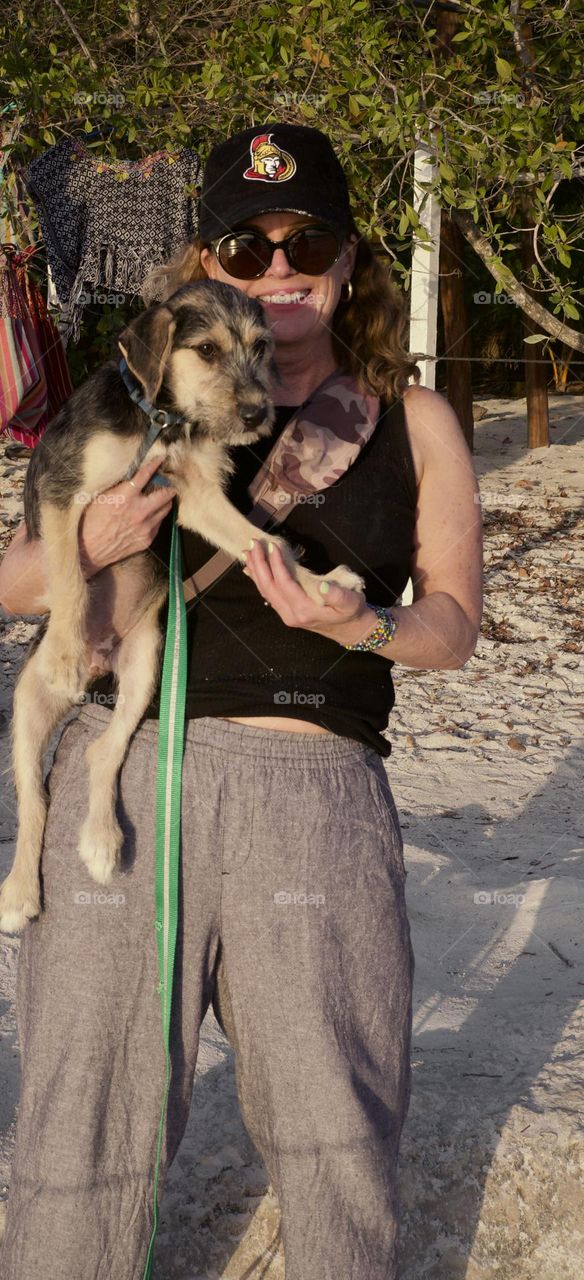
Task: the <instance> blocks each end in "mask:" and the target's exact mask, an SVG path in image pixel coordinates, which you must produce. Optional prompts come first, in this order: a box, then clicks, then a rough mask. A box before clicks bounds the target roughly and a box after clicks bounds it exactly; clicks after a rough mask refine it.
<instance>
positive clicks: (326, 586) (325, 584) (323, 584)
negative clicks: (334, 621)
mask: <svg viewBox="0 0 584 1280" xmlns="http://www.w3.org/2000/svg"><path fill="white" fill-rule="evenodd" d="M329 586H330V583H328V582H321V584H320V589H321V591H322V594H323V596H326V593H327V591H328V589H329Z"/></svg>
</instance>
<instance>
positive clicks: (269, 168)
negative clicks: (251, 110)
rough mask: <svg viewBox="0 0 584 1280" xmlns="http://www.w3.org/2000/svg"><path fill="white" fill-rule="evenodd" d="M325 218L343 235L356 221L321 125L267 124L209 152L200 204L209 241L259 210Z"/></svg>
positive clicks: (204, 236)
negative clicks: (353, 219) (316, 126)
mask: <svg viewBox="0 0 584 1280" xmlns="http://www.w3.org/2000/svg"><path fill="white" fill-rule="evenodd" d="M275 212H292V213H304V214H308V215H309V216H311V217H313V218H321V219H322V220H323V221H324V222H327V223H328V224H329V225H330V226H332V227H334V228H335V230H337V231H339V232H340V233H341V234H344V233H345V232H347V231H348V228H349V223H350V220H351V206H350V201H349V190H348V187H347V182H346V178H345V175H344V173H343V169H342V167H341V164H340V161H339V160H338V159H337V156H336V155H335V152H334V151H333V148H332V146H331V143H330V142H329V139H328V138H327V137H326V134H324V133H321V131H320V129H313V128H312V127H311V126H310V125H303V124H265V125H255V126H254V127H253V128H251V129H244V130H242V132H241V133H236V134H234V135H233V137H231V138H226V139H225V141H224V142H220V143H218V144H217V146H215V147H213V149H212V150H211V152H210V153H209V157H208V160H207V164H206V166H205V171H204V174H203V183H202V187H201V197H200V202H199V236H200V237H201V239H202V240H204V241H206V242H207V243H208V242H209V241H211V240H215V239H217V238H218V237H219V236H222V235H225V234H226V233H227V232H228V231H231V230H232V229H233V227H235V226H237V224H238V223H240V222H244V221H245V219H246V218H251V217H254V216H255V215H256V214H259V213H275Z"/></svg>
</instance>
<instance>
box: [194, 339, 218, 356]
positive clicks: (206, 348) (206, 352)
mask: <svg viewBox="0 0 584 1280" xmlns="http://www.w3.org/2000/svg"><path fill="white" fill-rule="evenodd" d="M196 350H197V351H198V353H199V355H200V356H202V357H203V360H212V359H213V356H216V355H217V348H216V346H215V343H214V342H201V343H200V345H199V346H198V347H197V348H196Z"/></svg>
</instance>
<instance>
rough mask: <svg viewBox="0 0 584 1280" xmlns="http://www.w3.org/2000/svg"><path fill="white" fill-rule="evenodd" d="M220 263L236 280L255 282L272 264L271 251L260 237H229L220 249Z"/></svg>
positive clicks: (243, 235) (248, 235) (250, 235)
mask: <svg viewBox="0 0 584 1280" xmlns="http://www.w3.org/2000/svg"><path fill="white" fill-rule="evenodd" d="M218 257H219V262H220V263H221V266H222V267H223V270H224V271H227V273H228V274H229V275H230V276H234V277H235V279H236V280H254V279H255V278H256V276H260V275H261V274H262V272H263V271H265V270H266V268H267V267H268V266H269V264H270V249H269V247H268V245H267V244H266V242H265V240H262V239H261V238H260V237H259V236H254V235H252V234H251V233H250V234H245V233H244V234H242V235H239V236H229V238H228V239H227V240H224V241H223V244H222V245H221V247H220V249H219V254H218Z"/></svg>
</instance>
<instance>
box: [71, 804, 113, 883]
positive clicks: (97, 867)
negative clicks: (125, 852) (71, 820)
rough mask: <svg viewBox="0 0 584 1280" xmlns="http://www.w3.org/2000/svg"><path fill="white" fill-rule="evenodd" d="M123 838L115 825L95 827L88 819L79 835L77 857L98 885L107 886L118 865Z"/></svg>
mask: <svg viewBox="0 0 584 1280" xmlns="http://www.w3.org/2000/svg"><path fill="white" fill-rule="evenodd" d="M123 843H124V837H123V835H122V832H121V831H120V828H119V827H118V825H117V823H115V824H113V825H109V826H107V827H104V826H99V827H97V826H96V825H95V823H92V822H91V820H90V819H89V818H87V819H86V820H85V822H84V823H83V826H82V828H81V831H80V834H79V850H78V852H79V857H80V858H81V861H82V862H84V863H85V866H86V867H87V870H88V871H89V874H90V876H92V877H93V879H94V880H96V881H97V883H98V884H106V885H107V884H109V883H110V880H111V878H112V875H113V873H114V871H115V869H116V867H117V865H118V861H119V855H120V850H121V848H122V845H123Z"/></svg>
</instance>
